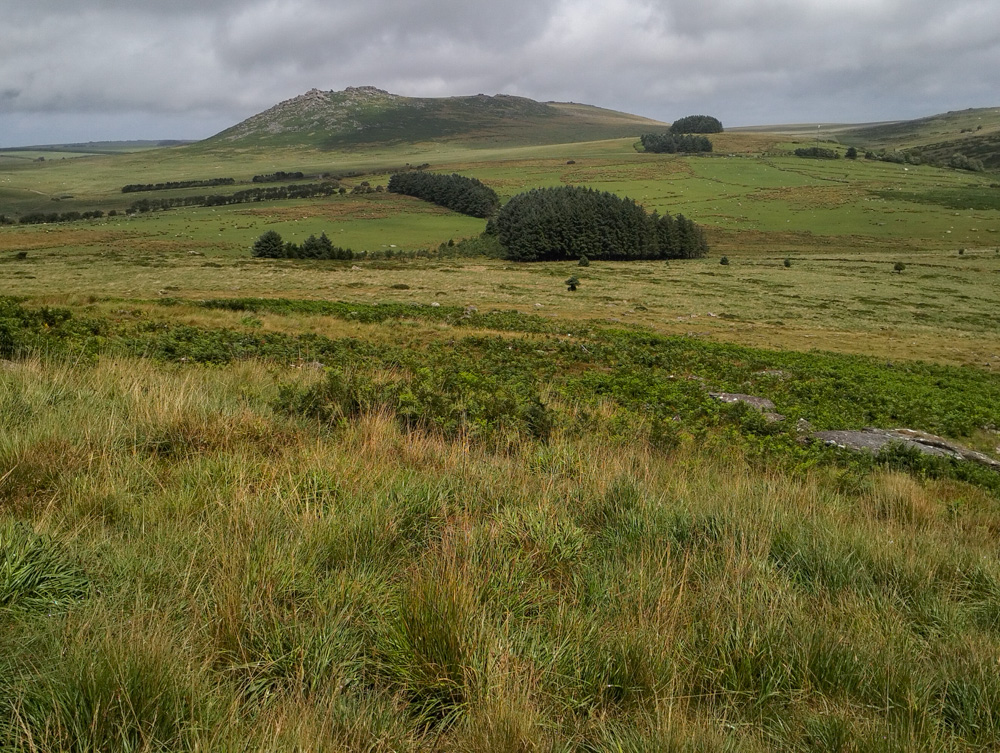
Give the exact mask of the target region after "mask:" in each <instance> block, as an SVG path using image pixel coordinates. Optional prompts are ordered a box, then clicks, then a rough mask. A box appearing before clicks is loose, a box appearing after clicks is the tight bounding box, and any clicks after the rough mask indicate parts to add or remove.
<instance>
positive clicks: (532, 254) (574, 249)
mask: <svg viewBox="0 0 1000 753" xmlns="http://www.w3.org/2000/svg"><path fill="white" fill-rule="evenodd" d="M487 232H488V233H493V234H496V236H497V238H498V240H499V241H500V244H501V245H502V246H503V248H504V249H505V251H506V257H507V258H508V259H511V260H512V261H555V260H572V259H579V258H580V257H581V256H586V257H587V258H588V259H609V260H630V259H690V258H696V257H700V256H704V255H705V253H706V252H707V251H708V245H707V243H706V241H705V235H704V233H703V232H702V230H701V228H700V227H698V226H697V225H695V224H694V223H693V222H692V221H691V220H689V219H687V218H686V217H684V216H683V215H677V216H676V217H671V216H670V215H669V214H664V215H662V216H661V215H658V214H657V213H655V212H654V213H653V214H648V213H647V212H646V210H645V209H644V208H643V207H641V206H640V205H639V204H636V202H635V201H633V200H632V199H627V198H625V199H623V198H621V197H619V196H615V195H614V194H611V193H608V192H606V191H597V190H595V189H592V188H582V187H578V186H560V187H557V188H536V189H533V190H531V191H527V192H526V193H522V194H518V195H517V196H515V197H514V198H512V199H511V200H510V201H509V202H507V204H506V205H504V207H503V208H502V209H501V210H500V211H499V212H498V213H497V215H496V217H495V218H494V219H492V220H491V221H490V223H489V224H488V225H487Z"/></svg>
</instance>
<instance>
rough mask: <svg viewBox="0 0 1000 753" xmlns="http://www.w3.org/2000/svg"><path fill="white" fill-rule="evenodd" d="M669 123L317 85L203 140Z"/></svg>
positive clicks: (333, 142)
mask: <svg viewBox="0 0 1000 753" xmlns="http://www.w3.org/2000/svg"><path fill="white" fill-rule="evenodd" d="M664 127H666V124H664V123H659V122H657V121H653V120H649V119H647V118H640V117H638V116H634V115H627V114H625V113H619V112H614V111H610V110H602V109H601V108H597V107H590V106H588V105H572V104H560V103H545V104H543V103H540V102H535V101H534V100H530V99H525V98H523V97H512V96H508V95H502V94H498V95H496V96H493V97H490V96H486V95H485V94H478V95H476V96H472V97H447V98H437V99H435V98H414V97H402V96H399V95H396V94H390V93H389V92H386V91H382V90H381V89H375V88H373V87H352V88H348V89H346V90H344V91H340V92H321V91H318V90H316V89H313V90H312V91H310V92H307V93H306V94H303V95H301V96H299V97H295V98H294V99H290V100H287V101H285V102H282V103H281V104H279V105H276V106H275V107H272V108H271V109H269V110H267V111H265V112H263V113H260V114H258V115H255V116H253V117H251V118H249V119H247V120H245V121H243V122H242V123H239V124H237V125H235V126H233V127H232V128H230V129H227V130H225V131H223V132H222V133H220V134H218V135H217V136H214V137H212V138H211V139H208V140H207V141H206V142H204V145H205V146H207V147H212V146H231V145H232V146H241V147H244V146H289V145H295V146H311V147H317V148H321V149H335V148H340V147H348V146H358V145H379V144H393V143H418V142H422V141H440V140H444V141H462V142H467V143H479V144H487V145H488V144H504V145H514V144H554V143H564V142H570V141H593V140H597V139H609V138H619V137H622V136H638V134H639V133H640V132H642V130H648V129H653V128H664Z"/></svg>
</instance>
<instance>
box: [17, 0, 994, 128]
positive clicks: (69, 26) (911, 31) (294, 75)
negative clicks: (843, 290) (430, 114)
mask: <svg viewBox="0 0 1000 753" xmlns="http://www.w3.org/2000/svg"><path fill="white" fill-rule="evenodd" d="M0 18H2V19H3V22H2V25H0V146H10V145H16V144H27V143H48V142H61V141H86V140H98V139H113V138H200V137H205V136H208V135H211V134H212V133H214V132H216V131H218V130H221V129H223V128H225V127H227V126H229V125H232V124H233V123H235V122H237V121H239V120H241V119H243V118H245V117H247V116H249V115H251V114H253V113H255V112H259V111H260V110H263V109H266V108H267V107H269V106H271V105H273V104H275V103H276V102H278V101H281V100H284V99H288V98H289V97H292V96H295V95H297V94H300V93H302V92H304V91H306V90H308V89H310V88H313V87H316V88H319V89H342V88H344V87H346V86H361V85H375V86H378V87H380V88H383V89H388V90H390V91H392V92H395V93H398V94H405V95H411V96H447V95H458V94H475V93H479V92H483V93H487V94H494V93H500V92H502V93H507V94H519V95H523V96H528V97H532V98H534V99H539V100H560V101H576V102H587V103H589V104H595V105H600V106H603V107H610V108H614V109H620V110H626V111H629V112H633V113H636V114H640V115H645V116H648V117H653V118H658V119H661V120H668V121H669V120H672V119H674V118H676V117H679V116H682V115H688V114H693V113H703V112H704V113H710V114H713V115H716V116H718V117H720V118H721V119H722V120H723V122H724V123H726V124H727V125H739V124H754V123H780V122H805V121H825V122H832V121H841V122H844V121H846V122H861V121H871V120H886V119H897V118H908V117H916V116H919V115H928V114H933V113H936V112H940V111H944V110H950V109H959V108H965V107H973V106H992V105H998V104H1000V102H997V101H996V99H997V98H998V95H997V91H996V87H995V85H994V82H993V81H992V79H993V78H994V77H993V74H992V72H993V71H996V70H1000V4H997V3H996V2H994V0H952V1H951V2H950V3H941V2H937V1H935V2H930V1H929V0H797V1H793V0H703V2H702V3H700V4H696V3H690V2H681V1H680V0H506V2H503V3H473V2H469V1H467V0H434V2H428V1H427V0H372V1H371V2H368V3H359V2H354V3H346V2H343V1H342V0H338V1H336V2H330V1H329V0H241V1H239V2H237V1H236V0H212V2H209V3H206V2H204V0H171V2H166V0H158V1H156V2H154V1H153V0H87V2H80V1H79V0H31V2H24V0H0Z"/></svg>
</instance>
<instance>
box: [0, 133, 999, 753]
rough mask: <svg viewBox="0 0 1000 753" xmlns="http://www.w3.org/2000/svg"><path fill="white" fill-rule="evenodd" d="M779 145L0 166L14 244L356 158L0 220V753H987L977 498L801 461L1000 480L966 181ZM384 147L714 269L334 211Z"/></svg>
mask: <svg viewBox="0 0 1000 753" xmlns="http://www.w3.org/2000/svg"><path fill="white" fill-rule="evenodd" d="M810 135H811V134H808V133H804V134H803V136H802V137H801V138H802V141H801V142H795V141H794V140H793V139H794V136H790V135H788V134H785V135H770V134H760V133H749V134H733V133H729V134H723V135H721V136H719V137H715V138H716V152H715V153H714V154H713V155H712V156H701V157H674V156H668V155H646V154H641V153H639V152H637V151H636V150H635V148H634V141H633V140H629V139H625V140H614V141H606V142H592V143H584V144H568V145H558V146H545V147H517V148H501V147H489V148H470V147H466V146H460V145H454V144H438V143H428V144H423V145H417V146H413V147H409V148H406V149H403V148H401V147H397V148H392V149H377V150H361V149H354V150H348V151H343V152H319V151H301V150H299V151H297V150H294V149H287V150H242V151H237V150H232V149H231V150H223V151H206V150H205V149H204V147H189V148H170V149H161V150H153V151H148V152H143V153H135V154H124V155H116V156H113V157H110V156H97V157H80V158H75V159H72V160H69V159H67V160H65V161H53V160H48V159H47V160H46V162H44V163H32V162H27V163H18V164H13V163H11V164H8V163H6V162H4V161H3V160H2V158H0V214H7V215H8V216H11V215H14V216H16V215H19V214H21V213H24V212H28V211H69V210H77V211H88V210H93V209H101V210H104V211H109V210H111V209H117V210H118V211H119V212H121V211H123V210H124V209H125V208H126V207H127V206H128V205H129V204H130V203H131V202H133V201H135V200H137V199H141V198H147V197H148V198H157V197H159V196H178V195H185V194H187V195H192V194H201V193H216V192H218V193H226V192H235V191H236V190H241V189H242V188H245V187H246V185H243V184H249V181H250V179H251V178H252V177H253V175H255V174H260V173H268V172H275V171H277V170H284V171H293V170H301V171H303V172H305V173H308V174H318V173H323V172H328V173H338V174H346V173H348V172H359V173H362V174H360V175H356V176H353V177H350V178H345V179H344V180H343V181H342V185H343V186H344V187H345V188H347V189H348V193H347V194H346V195H336V196H332V197H329V198H323V199H315V200H296V201H279V202H269V203H255V204H242V205H234V206H228V207H217V208H185V209H175V210H169V211H162V212H149V213H145V214H136V215H134V216H131V217H128V216H125V215H124V214H122V215H119V216H116V217H103V218H101V219H99V220H90V221H83V222H70V223H57V224H47V225H36V226H21V225H14V226H0V753H7V752H8V751H10V752H11V753H14V752H15V751H16V752H18V753H23V752H27V751H43V750H53V751H55V750H59V751H62V750H66V751H112V752H117V751H122V752H124V751H131V752H134V751H150V752H152V751H161V750H171V751H173V750H178V751H208V750H211V751H216V750H219V751H230V750H232V751H244V750H268V751H302V750H310V751H312V750H316V751H355V750H367V751H423V750H433V751H484V752H485V751H490V752H491V753H492V752H493V751H501V752H504V751H567V752H568V751H605V750H612V751H654V750H655V751H660V750H668V751H711V752H716V751H718V752H720V753H721V752H722V751H734V750H739V751H754V752H757V751H759V752H760V753H763V752H764V751H787V752H788V753H793V752H799V751H813V750H829V751H854V752H856V753H861V752H862V751H871V752H873V753H874V752H875V751H899V752H900V753H903V752H904V751H914V750H915V751H928V752H930V751H943V752H945V753H960V752H961V753H966V752H969V753H971V752H972V751H984V750H993V749H997V748H998V747H1000V680H998V678H1000V674H998V673H997V656H1000V566H998V564H997V557H996V553H997V548H996V542H997V537H998V536H1000V473H997V472H996V471H993V470H990V469H988V468H986V467H983V466H979V465H974V464H971V463H966V462H961V461H957V460H952V459H949V458H926V457H921V456H918V455H916V454H914V453H913V452H910V451H909V450H907V449H906V448H903V447H892V446H890V447H889V448H888V449H887V450H884V451H883V452H882V453H880V454H879V455H877V456H869V455H864V454H857V455H855V454H851V453H849V452H847V451H845V450H839V449H837V448H835V447H831V446H827V445H825V444H823V443H822V442H817V441H811V440H810V439H809V433H810V432H811V431H813V430H826V429H860V428H863V427H865V426H880V427H883V428H896V427H900V426H905V427H908V428H913V429H917V430H922V431H927V432H932V433H935V434H939V435H942V436H946V437H949V438H951V439H954V440H959V441H961V442H962V443H964V444H966V445H968V446H969V447H971V448H973V449H976V450H978V451H980V452H982V453H985V454H986V455H988V456H990V457H994V458H997V457H1000V332H998V328H997V326H996V312H997V309H998V303H1000V300H998V299H1000V293H998V290H1000V286H998V282H1000V253H998V250H997V249H998V247H1000V235H998V231H1000V209H998V208H996V204H995V203H994V201H995V196H996V195H997V192H998V191H1000V189H997V188H994V187H992V186H991V185H990V184H991V183H994V182H995V181H996V178H995V176H991V175H982V174H972V173H961V172H957V171H950V170H942V169H937V168H929V167H914V166H902V165H892V164H888V163H881V162H866V161H864V160H858V161H856V162H854V161H848V160H843V159H841V160H836V161H823V160H808V159H799V158H796V157H794V156H791V155H790V154H789V153H788V152H789V150H791V149H794V148H795V147H796V145H797V143H798V144H799V145H801V144H806V145H808V144H810V143H812V142H810V141H809V137H810ZM407 163H409V164H411V165H421V164H424V163H429V164H430V169H433V170H440V171H447V172H452V171H454V172H459V173H461V174H463V175H470V176H473V177H477V178H479V179H481V180H483V181H484V182H486V183H487V184H489V185H491V186H493V187H494V188H495V189H496V190H497V191H498V193H499V194H500V195H501V196H502V197H503V198H509V197H510V196H513V195H514V194H516V193H518V192H520V191H523V190H527V189H530V188H532V187H535V186H555V185H560V184H573V185H585V186H593V187H595V188H599V189H602V190H609V191H614V192H616V193H619V194H622V195H628V196H631V197H633V198H635V199H636V200H637V201H640V202H641V203H643V204H644V205H645V206H646V207H647V208H648V209H650V210H652V209H656V210H658V211H661V212H663V211H669V212H671V213H673V214H677V213H682V214H684V215H685V216H688V217H690V218H691V219H693V220H695V221H696V222H698V223H700V224H702V225H703V226H704V227H705V228H706V231H707V234H708V238H709V241H710V244H711V248H712V250H711V252H710V253H709V255H708V256H707V257H706V258H703V259H694V260H684V261H674V260H672V261H670V262H662V261H660V262H631V263H617V262H615V263H612V262H598V261H593V262H591V263H590V265H589V266H586V267H580V266H578V265H576V264H575V263H572V264H571V263H538V264H515V263H512V262H507V261H504V260H502V259H498V258H492V257H487V256H482V255H471V254H470V255H461V254H462V253H463V252H462V249H463V246H462V244H461V243H460V241H461V240H462V239H464V238H473V237H476V236H478V235H479V234H480V233H481V232H482V230H483V229H484V226H485V221H483V220H477V219H473V218H469V217H465V216H462V215H458V214H454V213H452V212H448V211H446V210H443V209H441V208H438V207H435V206H431V205H429V204H426V203H423V202H420V201H418V200H416V199H412V198H410V197H404V196H397V195H392V194H388V193H381V192H380V193H365V194H354V193H350V190H351V189H353V188H354V187H356V186H358V185H360V183H361V182H362V181H368V182H369V183H370V184H371V185H373V186H375V185H383V184H384V183H385V182H386V181H387V179H388V175H389V174H390V173H391V171H392V170H394V169H397V168H399V167H401V166H404V165H406V164H407ZM906 168H908V169H906ZM213 177H232V178H234V179H236V180H237V181H238V183H239V184H238V185H236V186H220V187H216V188H211V189H187V190H185V191H176V192H170V191H165V192H155V193H142V194H121V192H120V189H121V186H123V185H125V184H127V183H156V182H166V181H175V180H201V179H208V178H213ZM303 182H308V181H303ZM53 198H55V199H58V200H57V201H54V200H53ZM272 229H273V230H277V231H278V232H279V233H281V235H282V236H283V237H284V238H285V239H287V240H293V241H296V242H301V241H302V240H303V239H305V238H306V237H307V236H308V235H310V234H318V233H321V232H326V233H327V235H328V236H329V237H330V238H331V240H332V241H333V242H334V243H335V244H337V245H341V246H348V247H351V248H353V249H355V250H356V251H369V252H370V257H369V258H358V259H354V260H352V261H307V260H293V259H281V260H272V259H256V258H253V257H252V256H251V251H250V249H251V246H252V244H253V241H254V240H255V239H256V238H257V237H258V236H259V235H260V234H261V233H263V232H264V231H265V230H272ZM449 240H453V241H455V242H456V244H457V245H455V246H448V245H447V243H448V241H449ZM441 244H445V245H444V248H441ZM456 249H457V250H456ZM414 252H419V253H414ZM722 256H726V257H727V259H728V262H729V263H728V264H721V263H720V259H721V257H722ZM897 264H902V269H897ZM570 276H576V277H577V278H579V281H580V284H579V287H578V289H577V290H576V291H575V292H570V291H568V290H567V287H566V284H565V282H564V281H565V280H566V279H567V278H568V277H570ZM716 391H725V392H738V393H748V394H753V395H757V396H760V397H765V398H768V399H771V400H772V401H773V402H774V404H775V409H776V411H778V412H779V413H781V414H782V415H784V416H785V418H784V420H780V421H776V422H770V421H769V420H768V419H767V418H766V417H765V416H764V415H763V414H761V413H759V412H757V411H755V410H752V409H748V408H746V407H745V406H741V405H735V406H730V405H726V404H724V403H722V402H720V401H718V400H716V399H715V398H714V397H712V395H711V393H712V392H716Z"/></svg>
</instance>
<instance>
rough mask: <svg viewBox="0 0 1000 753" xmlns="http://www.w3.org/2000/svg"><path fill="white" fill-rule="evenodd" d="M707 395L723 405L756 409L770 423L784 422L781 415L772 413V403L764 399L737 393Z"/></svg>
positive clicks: (711, 393) (710, 393) (712, 393)
mask: <svg viewBox="0 0 1000 753" xmlns="http://www.w3.org/2000/svg"><path fill="white" fill-rule="evenodd" d="M708 394H709V396H710V397H714V398H715V399H716V400H721V401H722V402H724V403H743V404H744V405H749V406H750V407H751V408H756V409H757V410H759V411H760V412H761V413H763V414H764V417H765V418H766V419H767V420H768V421H770V422H772V423H773V422H775V421H784V420H785V417H784V416H783V415H781V414H780V413H776V412H775V411H774V403H772V402H771V401H770V400H768V399H767V398H766V397H757V396H756V395H743V394H741V393H739V392H709V393H708Z"/></svg>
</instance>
